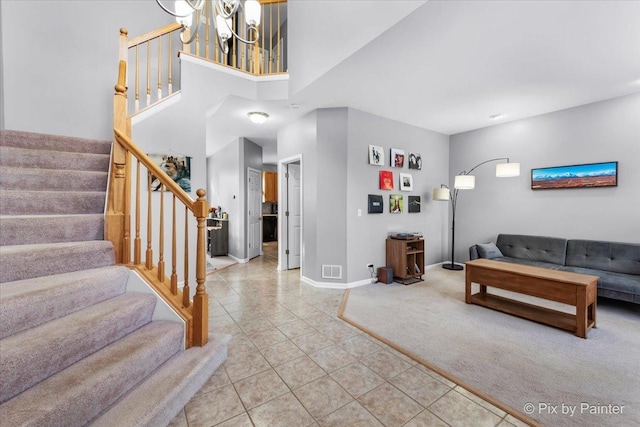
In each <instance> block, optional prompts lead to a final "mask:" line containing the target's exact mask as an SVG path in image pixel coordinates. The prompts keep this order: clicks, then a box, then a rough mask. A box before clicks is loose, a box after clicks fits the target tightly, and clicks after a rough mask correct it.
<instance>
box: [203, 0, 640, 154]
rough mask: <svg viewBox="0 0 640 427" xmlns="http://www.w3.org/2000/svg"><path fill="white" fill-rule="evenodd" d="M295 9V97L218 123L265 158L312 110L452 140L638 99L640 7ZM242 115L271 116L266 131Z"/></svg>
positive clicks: (229, 113)
mask: <svg viewBox="0 0 640 427" xmlns="http://www.w3.org/2000/svg"><path fill="white" fill-rule="evenodd" d="M288 9H289V10H288V31H289V52H288V54H289V74H290V82H289V95H288V98H287V99H282V100H279V101H269V102H257V101H255V100H241V99H232V98H233V97H230V99H229V100H228V105H227V106H225V105H224V104H223V105H222V108H219V109H218V111H219V113H217V114H216V115H215V116H214V117H212V120H213V121H214V125H213V126H211V127H210V128H212V129H215V128H216V126H215V122H218V121H219V122H220V123H225V124H226V125H225V128H226V129H227V132H228V129H233V131H232V133H237V136H245V137H248V138H250V139H253V140H254V141H256V142H257V143H259V144H260V145H263V146H264V148H265V153H266V154H265V162H275V159H276V158H275V151H274V150H275V149H274V146H275V137H276V133H277V129H278V128H280V127H281V126H283V125H286V123H287V122H288V121H290V120H295V119H296V118H297V117H298V116H300V115H302V114H305V113H306V112H308V111H311V110H313V109H315V108H322V107H345V106H346V107H353V108H356V109H359V110H362V111H366V112H369V113H372V114H376V115H380V116H383V117H387V118H390V119H394V120H398V121H401V122H404V123H407V124H411V125H415V126H419V127H422V128H427V129H431V130H434V131H437V132H441V133H445V134H455V133H460V132H464V131H468V130H473V129H478V128H482V127H486V126H491V125H494V124H498V123H504V122H506V121H511V120H517V119H521V118H525V117H530V116H534V115H539V114H544V113H548V112H551V111H557V110H561V109H565V108H570V107H574V106H577V105H582V104H587V103H591V102H596V101H599V100H603V99H609V98H613V97H617V96H622V95H626V94H630V93H635V92H640V2H625V1H527V2H521V1H511V2H506V1H429V2H424V1H377V0H376V1H364V0H347V1H339V2H338V1H309V0H304V1H303V0H300V1H290V2H289V7H288ZM290 104H297V105H298V108H297V109H292V108H289V107H290ZM243 108H244V109H247V108H251V109H256V108H261V109H262V110H263V111H266V112H267V113H269V114H271V115H272V117H273V119H274V120H273V122H272V123H271V124H269V125H267V126H265V125H262V126H261V127H257V126H256V125H254V124H251V123H249V122H248V121H247V120H244V117H246V116H244V117H243V115H242V114H237V113H238V111H241V110H242V109H243ZM236 109H237V110H236ZM497 114H501V115H502V116H501V117H500V118H497V119H492V118H490V117H491V116H493V115H497ZM220 137H221V138H222V139H226V138H228V137H229V134H228V133H226V134H224V135H220ZM222 139H221V140H220V142H221V143H223V142H222ZM227 142H228V141H227ZM225 143H226V142H225ZM208 151H209V150H208Z"/></svg>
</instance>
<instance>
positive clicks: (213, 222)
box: [207, 218, 229, 256]
mask: <svg viewBox="0 0 640 427" xmlns="http://www.w3.org/2000/svg"><path fill="white" fill-rule="evenodd" d="M207 230H208V233H207V235H208V239H207V248H208V252H209V255H211V256H220V255H228V254H229V220H228V219H222V218H207Z"/></svg>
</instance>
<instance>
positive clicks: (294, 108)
mask: <svg viewBox="0 0 640 427" xmlns="http://www.w3.org/2000/svg"><path fill="white" fill-rule="evenodd" d="M289 108H291V109H292V110H297V109H298V108H300V106H299V105H298V104H289Z"/></svg>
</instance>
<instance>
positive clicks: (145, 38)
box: [128, 22, 182, 48]
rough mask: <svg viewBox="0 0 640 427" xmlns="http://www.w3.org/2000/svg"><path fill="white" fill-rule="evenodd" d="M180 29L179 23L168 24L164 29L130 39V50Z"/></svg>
mask: <svg viewBox="0 0 640 427" xmlns="http://www.w3.org/2000/svg"><path fill="white" fill-rule="evenodd" d="M180 28H182V25H180V24H178V23H177V22H172V23H171V24H167V25H165V26H164V27H160V28H158V29H155V30H153V31H149V32H148V33H146V34H143V35H141V36H136V37H133V38H130V39H129V43H128V45H129V48H132V47H134V46H137V45H139V44H142V43H145V42H148V41H149V40H153V39H155V38H157V37H160V36H164V35H165V34H169V33H171V32H173V31H175V30H179V29H180Z"/></svg>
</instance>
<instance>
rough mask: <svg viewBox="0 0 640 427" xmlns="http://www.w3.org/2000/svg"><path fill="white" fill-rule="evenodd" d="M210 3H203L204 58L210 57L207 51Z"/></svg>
mask: <svg viewBox="0 0 640 427" xmlns="http://www.w3.org/2000/svg"><path fill="white" fill-rule="evenodd" d="M210 7H211V3H209V2H206V3H205V5H204V15H205V19H204V57H205V58H206V59H211V57H210V52H209V29H210V27H211V26H210V25H209V17H210V16H211V9H210Z"/></svg>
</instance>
